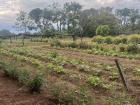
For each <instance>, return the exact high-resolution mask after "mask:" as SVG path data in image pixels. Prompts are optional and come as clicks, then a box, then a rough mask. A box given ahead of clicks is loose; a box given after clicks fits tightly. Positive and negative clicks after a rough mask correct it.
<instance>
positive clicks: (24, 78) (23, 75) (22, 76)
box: [18, 70, 30, 85]
mask: <svg viewBox="0 0 140 105" xmlns="http://www.w3.org/2000/svg"><path fill="white" fill-rule="evenodd" d="M29 74H30V73H29V72H28V71H27V70H19V71H18V75H19V76H18V80H19V82H21V83H23V84H25V85H27V84H28V81H29V80H30V75H29Z"/></svg>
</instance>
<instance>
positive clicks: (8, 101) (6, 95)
mask: <svg viewBox="0 0 140 105" xmlns="http://www.w3.org/2000/svg"><path fill="white" fill-rule="evenodd" d="M48 103H49V104H48ZM0 105H53V104H52V103H51V101H49V98H48V97H47V95H46V94H45V93H43V94H37V95H32V94H30V93H29V92H28V91H27V89H26V88H25V87H23V86H21V85H20V84H19V83H17V81H13V80H11V79H8V78H7V77H5V76H4V75H3V74H2V73H1V72H0Z"/></svg>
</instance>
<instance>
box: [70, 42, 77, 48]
mask: <svg viewBox="0 0 140 105" xmlns="http://www.w3.org/2000/svg"><path fill="white" fill-rule="evenodd" d="M68 47H69V48H77V47H78V45H77V44H76V43H75V42H71V43H68Z"/></svg>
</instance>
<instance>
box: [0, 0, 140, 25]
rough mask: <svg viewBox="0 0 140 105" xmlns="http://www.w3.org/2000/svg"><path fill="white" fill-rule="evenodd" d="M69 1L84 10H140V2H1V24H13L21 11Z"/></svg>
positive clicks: (2, 0) (8, 0)
mask: <svg viewBox="0 0 140 105" xmlns="http://www.w3.org/2000/svg"><path fill="white" fill-rule="evenodd" d="M69 1H76V2H79V3H80V4H81V5H83V6H84V8H99V7H102V6H111V7H114V8H124V7H130V8H139V9H140V0H0V23H4V22H5V23H8V24H9V23H11V24H13V23H14V21H15V17H16V14H17V13H18V12H19V10H25V11H30V10H31V9H33V8H37V7H39V8H44V7H47V5H48V4H50V3H52V2H58V3H60V4H63V3H65V2H69Z"/></svg>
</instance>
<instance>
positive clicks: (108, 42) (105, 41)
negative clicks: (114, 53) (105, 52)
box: [104, 36, 113, 44]
mask: <svg viewBox="0 0 140 105" xmlns="http://www.w3.org/2000/svg"><path fill="white" fill-rule="evenodd" d="M112 42H113V41H112V37H111V36H107V37H105V38H104V43H107V44H112Z"/></svg>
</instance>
